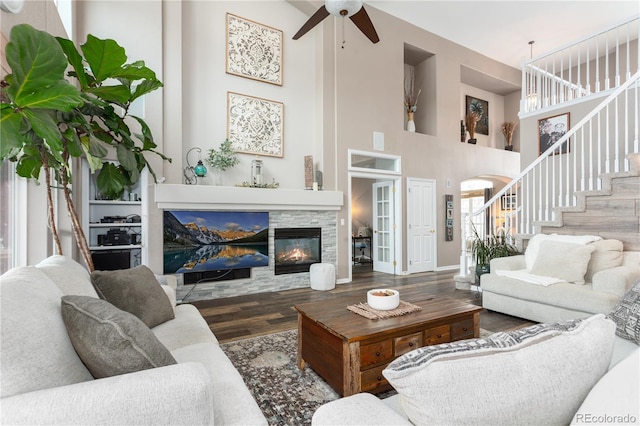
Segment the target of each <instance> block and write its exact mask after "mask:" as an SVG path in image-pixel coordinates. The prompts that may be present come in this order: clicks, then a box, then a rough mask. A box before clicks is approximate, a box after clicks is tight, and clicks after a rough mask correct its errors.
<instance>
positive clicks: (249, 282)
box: [152, 184, 344, 301]
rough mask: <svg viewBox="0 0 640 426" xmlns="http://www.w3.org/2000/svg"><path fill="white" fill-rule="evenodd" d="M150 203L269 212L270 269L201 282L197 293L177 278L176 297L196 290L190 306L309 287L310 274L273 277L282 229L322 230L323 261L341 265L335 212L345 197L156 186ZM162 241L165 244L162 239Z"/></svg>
mask: <svg viewBox="0 0 640 426" xmlns="http://www.w3.org/2000/svg"><path fill="white" fill-rule="evenodd" d="M152 198H153V199H154V201H155V205H156V207H157V208H158V209H168V210H170V209H202V210H246V211H268V212H269V253H270V260H269V266H265V267H260V268H252V269H251V277H250V278H246V279H240V280H233V281H218V282H209V283H202V284H198V285H196V286H195V288H193V286H192V285H186V286H185V285H183V283H182V279H181V278H182V277H181V276H179V277H178V295H179V296H181V295H184V294H187V293H188V292H189V291H192V293H191V295H190V296H189V301H195V300H205V299H215V298H220V297H232V296H240V295H245V294H255V293H263V292H274V291H283V290H290V289H295V288H303V287H309V285H310V281H309V272H301V273H295V274H282V275H275V271H274V269H275V260H274V258H273V253H274V252H275V247H274V234H275V229H278V228H303V227H318V228H320V229H321V230H322V251H321V256H322V262H323V263H331V264H334V265H337V263H338V256H337V231H338V229H337V211H339V210H340V209H341V208H342V206H343V200H344V196H343V193H342V192H338V191H306V190H295V189H263V188H232V187H224V186H222V187H221V186H212V185H176V184H156V185H155V187H154V194H153V197H152ZM160 220H161V216H160ZM159 234H161V233H159ZM158 240H159V242H160V243H162V235H158Z"/></svg>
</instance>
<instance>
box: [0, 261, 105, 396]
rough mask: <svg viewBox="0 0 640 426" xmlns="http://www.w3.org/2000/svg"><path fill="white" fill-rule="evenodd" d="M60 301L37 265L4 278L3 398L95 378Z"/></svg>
mask: <svg viewBox="0 0 640 426" xmlns="http://www.w3.org/2000/svg"><path fill="white" fill-rule="evenodd" d="M60 297H62V292H61V291H60V289H59V288H58V287H57V286H56V285H55V283H54V282H53V281H51V279H50V278H49V277H47V275H45V273H44V272H42V271H41V270H39V269H38V268H36V267H35V266H26V267H20V268H15V269H12V270H10V271H8V272H7V273H5V274H4V275H2V277H0V315H1V317H0V324H1V326H2V329H1V330H2V332H1V336H0V353H1V354H2V362H0V366H1V367H2V371H1V373H0V375H1V377H2V386H1V387H0V389H1V390H2V392H1V397H2V398H5V397H8V396H12V395H17V394H21V393H25V392H30V391H37V390H40V389H49V388H54V387H58V386H65V385H70V384H74V383H79V382H85V381H89V380H93V377H92V376H91V373H90V372H89V370H87V368H86V367H85V366H84V364H82V361H81V360H80V358H79V357H78V355H77V354H76V351H75V350H74V349H73V345H72V344H71V341H70V340H69V336H68V335H67V331H66V329H65V326H64V323H63V322H62V317H61V316H60Z"/></svg>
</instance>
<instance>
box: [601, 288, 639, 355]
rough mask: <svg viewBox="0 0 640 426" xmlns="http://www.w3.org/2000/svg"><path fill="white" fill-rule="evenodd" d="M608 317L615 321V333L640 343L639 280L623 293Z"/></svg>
mask: <svg viewBox="0 0 640 426" xmlns="http://www.w3.org/2000/svg"><path fill="white" fill-rule="evenodd" d="M608 317H609V318H610V319H612V320H613V321H614V322H615V323H616V334H617V335H618V336H620V337H622V338H624V339H627V340H632V341H634V342H636V344H638V345H640V281H638V282H637V283H635V284H634V285H633V287H631V289H630V290H629V291H628V292H627V294H625V295H624V297H623V298H622V300H620V302H618V304H617V305H616V307H615V308H614V309H613V312H611V313H610V314H609V315H608Z"/></svg>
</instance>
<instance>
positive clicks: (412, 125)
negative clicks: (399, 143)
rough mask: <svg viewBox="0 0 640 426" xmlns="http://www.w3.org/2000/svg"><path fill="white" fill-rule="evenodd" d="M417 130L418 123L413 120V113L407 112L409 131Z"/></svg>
mask: <svg viewBox="0 0 640 426" xmlns="http://www.w3.org/2000/svg"><path fill="white" fill-rule="evenodd" d="M415 131H416V123H414V122H413V113H412V112H408V113H407V132H415Z"/></svg>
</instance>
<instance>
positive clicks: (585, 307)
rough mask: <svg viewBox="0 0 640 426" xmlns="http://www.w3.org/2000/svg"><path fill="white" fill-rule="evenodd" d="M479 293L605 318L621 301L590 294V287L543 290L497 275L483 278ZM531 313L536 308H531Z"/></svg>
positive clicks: (559, 286)
mask: <svg viewBox="0 0 640 426" xmlns="http://www.w3.org/2000/svg"><path fill="white" fill-rule="evenodd" d="M482 291H483V294H485V292H486V294H489V293H493V294H498V295H503V296H506V297H510V298H513V299H517V300H519V301H523V302H535V303H540V304H543V305H549V306H555V307H558V308H562V309H566V310H569V311H574V312H584V313H587V314H598V313H600V314H605V315H606V314H608V313H609V312H611V310H612V309H613V308H614V307H615V306H616V303H618V301H619V300H620V297H619V296H616V295H615V294H612V293H602V292H599V291H593V287H592V286H591V285H590V284H585V285H575V284H571V283H566V282H561V283H557V284H552V285H550V286H547V287H543V286H541V285H536V284H530V283H527V282H525V281H520V280H515V279H513V278H509V277H503V276H500V275H497V274H484V275H483V276H482ZM483 301H484V297H483ZM532 309H535V307H533V306H532ZM511 315H513V314H511ZM585 316H588V315H585ZM572 318H577V317H572ZM567 319H569V318H567ZM554 322H555V320H554Z"/></svg>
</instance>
